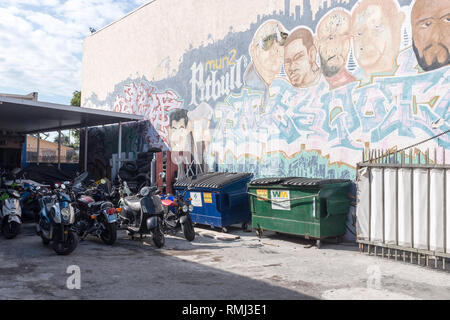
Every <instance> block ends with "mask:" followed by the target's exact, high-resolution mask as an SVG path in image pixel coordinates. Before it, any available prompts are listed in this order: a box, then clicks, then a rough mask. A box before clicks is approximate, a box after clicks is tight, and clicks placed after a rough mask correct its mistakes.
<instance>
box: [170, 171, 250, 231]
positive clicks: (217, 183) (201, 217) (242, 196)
mask: <svg viewBox="0 0 450 320" xmlns="http://www.w3.org/2000/svg"><path fill="white" fill-rule="evenodd" d="M252 177H253V174H251V173H230V172H213V173H204V174H199V175H196V176H192V177H186V178H184V179H180V180H178V181H177V182H176V183H175V184H174V185H173V188H174V190H175V192H180V193H183V192H184V191H185V190H186V188H187V187H190V189H189V191H187V192H186V194H185V198H191V199H192V200H191V204H192V205H193V206H194V210H193V211H192V213H191V218H192V222H194V223H197V224H203V225H209V226H211V227H219V228H226V227H228V226H230V225H232V224H242V226H243V227H244V226H245V225H246V224H247V223H249V222H250V221H251V213H250V207H249V198H248V194H247V183H249V182H250V180H251V179H252Z"/></svg>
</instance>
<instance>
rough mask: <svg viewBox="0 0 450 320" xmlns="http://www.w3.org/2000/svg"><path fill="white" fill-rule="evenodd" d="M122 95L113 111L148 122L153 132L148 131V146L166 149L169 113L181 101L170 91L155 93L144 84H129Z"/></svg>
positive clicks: (117, 99)
mask: <svg viewBox="0 0 450 320" xmlns="http://www.w3.org/2000/svg"><path fill="white" fill-rule="evenodd" d="M123 91H124V92H123V95H118V96H117V97H116V99H115V101H114V111H116V112H125V113H131V114H138V115H142V116H144V119H146V120H149V121H150V124H151V126H152V127H153V130H148V136H147V139H148V143H149V145H152V146H155V147H160V148H163V149H167V147H168V145H169V140H168V133H169V131H168V128H169V115H168V114H169V111H171V110H174V109H178V108H181V106H182V104H183V101H182V100H180V98H179V97H178V95H177V94H176V93H175V92H173V91H172V90H166V91H165V92H157V91H156V88H154V87H152V86H150V85H149V84H146V83H140V84H136V83H134V82H133V83H131V84H130V85H128V86H125V87H124V90H123Z"/></svg>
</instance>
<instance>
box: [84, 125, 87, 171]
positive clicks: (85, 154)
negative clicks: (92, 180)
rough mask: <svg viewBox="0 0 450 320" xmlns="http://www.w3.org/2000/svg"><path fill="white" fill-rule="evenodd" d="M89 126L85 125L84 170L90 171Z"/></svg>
mask: <svg viewBox="0 0 450 320" xmlns="http://www.w3.org/2000/svg"><path fill="white" fill-rule="evenodd" d="M87 153H88V127H84V172H87V171H88V163H87V162H88V157H87Z"/></svg>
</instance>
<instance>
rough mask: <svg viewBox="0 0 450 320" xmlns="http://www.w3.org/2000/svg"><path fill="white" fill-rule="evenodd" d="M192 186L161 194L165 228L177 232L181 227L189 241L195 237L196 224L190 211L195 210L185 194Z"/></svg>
mask: <svg viewBox="0 0 450 320" xmlns="http://www.w3.org/2000/svg"><path fill="white" fill-rule="evenodd" d="M188 190H190V188H186V190H185V191H184V192H183V194H181V193H177V195H176V197H175V196H173V195H163V196H161V203H162V205H163V208H164V219H163V228H164V231H165V232H169V231H171V232H173V233H175V232H176V231H178V230H179V229H181V231H182V232H183V234H184V237H185V238H186V240H187V241H193V240H194V239H195V231H194V224H193V223H192V220H191V215H190V213H191V212H192V211H194V206H193V205H192V204H191V200H190V199H184V195H185V194H186V192H187V191H188Z"/></svg>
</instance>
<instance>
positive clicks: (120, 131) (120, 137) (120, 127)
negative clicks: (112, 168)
mask: <svg viewBox="0 0 450 320" xmlns="http://www.w3.org/2000/svg"><path fill="white" fill-rule="evenodd" d="M118 149H119V150H118V153H119V157H118V158H117V159H118V160H117V161H118V162H119V164H118V166H117V172H119V169H120V166H121V164H122V122H119V148H118Z"/></svg>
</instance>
